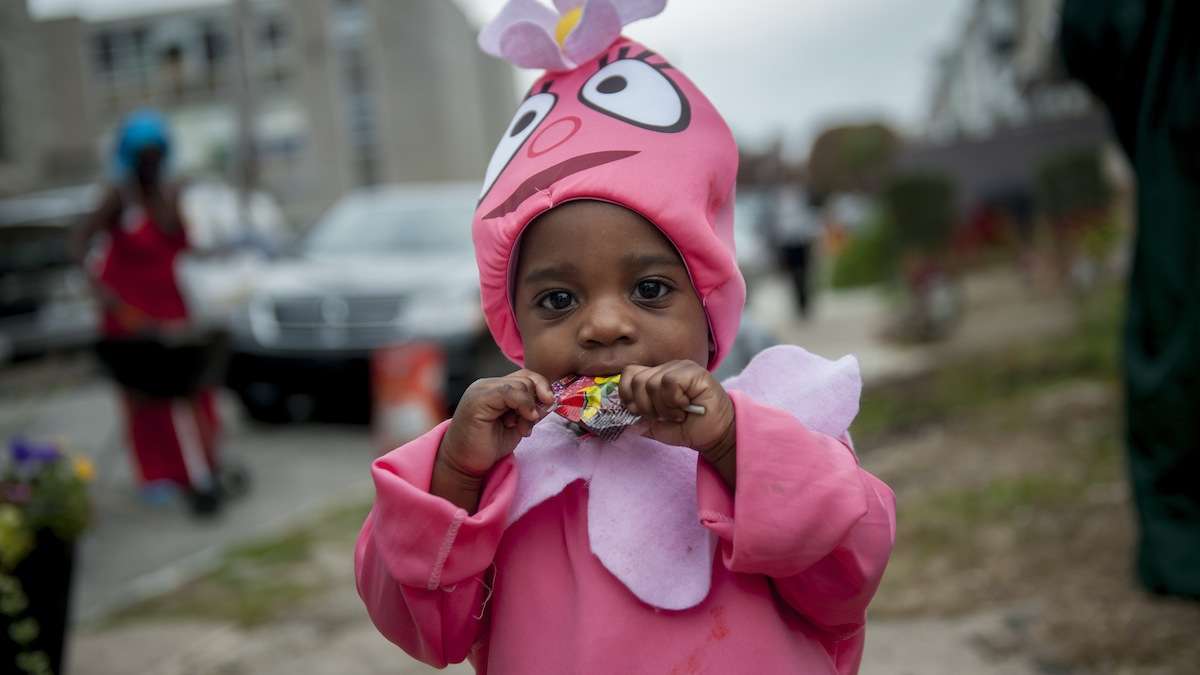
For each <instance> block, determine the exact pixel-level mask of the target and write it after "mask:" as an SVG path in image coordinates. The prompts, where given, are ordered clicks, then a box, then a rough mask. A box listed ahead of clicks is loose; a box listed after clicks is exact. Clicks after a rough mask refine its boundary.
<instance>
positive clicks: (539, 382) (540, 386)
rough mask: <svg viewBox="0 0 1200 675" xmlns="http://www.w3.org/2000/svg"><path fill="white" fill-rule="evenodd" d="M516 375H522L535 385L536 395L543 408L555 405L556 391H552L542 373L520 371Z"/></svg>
mask: <svg viewBox="0 0 1200 675" xmlns="http://www.w3.org/2000/svg"><path fill="white" fill-rule="evenodd" d="M513 374H514V375H521V376H522V377H525V378H526V379H528V380H529V382H530V384H532V385H533V391H534V394H536V395H537V399H538V401H539V402H540V403H541V404H542V405H543V406H551V405H554V391H553V390H551V389H550V382H549V380H547V379H546V378H545V377H542V375H541V373H535V372H533V371H532V370H524V369H522V370H518V371H517V372H516V373H513Z"/></svg>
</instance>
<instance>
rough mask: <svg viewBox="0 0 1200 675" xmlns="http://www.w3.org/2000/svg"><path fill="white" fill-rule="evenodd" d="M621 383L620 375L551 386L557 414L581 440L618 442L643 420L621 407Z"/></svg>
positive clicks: (579, 378)
mask: <svg viewBox="0 0 1200 675" xmlns="http://www.w3.org/2000/svg"><path fill="white" fill-rule="evenodd" d="M620 383H621V376H620V375H612V376H609V377H592V376H590V375H579V376H576V375H571V376H569V377H564V378H563V379H561V380H557V381H555V382H554V383H552V384H551V385H550V390H551V391H553V392H554V400H555V403H554V409H553V412H555V413H558V414H559V415H560V416H562V417H563V418H564V419H566V420H567V423H568V424H569V425H571V427H572V428H573V429H574V430H575V431H576V433H578V434H580V435H581V436H582V435H592V436H596V437H597V438H601V439H603V440H606V441H612V440H615V439H616V438H617V437H618V436H620V435H621V432H623V431H625V430H626V429H628V428H629V427H631V426H633V425H634V424H636V423H637V422H638V420H640V419H641V417H640V416H638V415H635V414H633V413H631V412H629V411H628V410H626V409H625V406H624V405H623V404H622V403H621V395H620V393H619V391H618V387H619V385H620Z"/></svg>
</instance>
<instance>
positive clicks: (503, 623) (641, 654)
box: [355, 391, 895, 675]
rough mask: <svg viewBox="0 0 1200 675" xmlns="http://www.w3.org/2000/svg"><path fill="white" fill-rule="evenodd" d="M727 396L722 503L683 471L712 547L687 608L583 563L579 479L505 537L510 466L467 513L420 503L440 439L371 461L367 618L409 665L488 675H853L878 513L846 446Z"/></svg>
mask: <svg viewBox="0 0 1200 675" xmlns="http://www.w3.org/2000/svg"><path fill="white" fill-rule="evenodd" d="M730 396H731V397H732V398H733V401H734V406H735V409H736V415H737V422H736V424H737V453H738V455H737V458H738V459H737V463H738V466H737V489H736V491H735V492H734V493H732V494H731V492H730V490H729V489H728V488H727V487H726V486H725V484H724V483H723V482H722V481H721V479H720V477H719V476H718V475H717V474H716V472H715V471H713V470H712V469H711V468H710V467H709V466H708V465H707V464H706V463H704V462H700V464H699V469H698V472H699V475H698V478H697V491H698V500H699V507H700V511H699V513H700V518H701V521H702V522H703V524H704V525H705V526H706V527H707V528H709V529H710V530H711V531H712V532H713V533H715V534H716V535H717V537H718V538H719V540H720V546H719V549H718V553H717V555H715V556H714V560H713V575H712V589H711V591H710V592H709V594H708V596H707V598H706V599H705V600H704V601H703V602H702V603H700V604H699V605H697V606H695V607H692V608H691V609H687V610H683V611H665V610H658V609H655V608H653V607H651V606H650V605H647V604H644V603H642V602H641V601H639V600H638V599H637V598H636V597H635V596H634V595H633V594H632V593H630V591H629V590H628V589H627V588H626V587H625V586H624V585H622V584H621V583H620V582H619V581H618V580H617V579H616V578H615V577H613V576H612V574H610V573H609V572H608V570H606V569H605V568H604V567H603V566H602V565H601V564H600V562H599V561H598V559H597V558H596V557H595V556H594V555H593V554H592V553H591V550H590V548H589V542H588V533H587V495H588V487H587V484H586V483H584V482H583V481H577V482H575V483H572V484H571V485H569V486H568V487H567V489H565V490H564V491H563V492H561V493H560V494H558V495H557V496H555V497H553V498H551V499H549V500H548V501H545V502H543V503H541V504H540V505H538V506H536V507H534V508H533V509H532V510H530V511H529V512H528V513H527V514H525V515H524V516H523V517H521V518H520V519H519V520H517V521H516V522H515V523H513V524H512V525H511V526H508V527H507V529H506V527H505V522H506V514H507V513H508V509H509V506H510V504H511V503H512V501H513V495H514V492H515V489H516V483H517V471H518V468H517V465H516V463H515V462H514V461H513V458H512V457H509V458H507V459H505V460H504V461H503V462H501V463H500V464H498V465H497V466H496V467H495V468H494V469H493V471H492V473H491V475H490V476H489V478H488V482H487V485H486V487H485V491H484V494H483V497H482V500H481V502H480V508H479V510H478V512H477V513H475V514H474V515H469V514H467V512H466V511H464V510H462V509H460V508H457V507H455V506H454V505H452V504H451V503H450V502H448V501H445V500H443V499H441V498H439V497H435V496H433V495H430V494H429V484H430V477H431V474H432V471H433V463H434V457H435V455H436V453H437V448H438V445H439V444H440V442H441V438H442V435H443V434H444V433H445V430H446V426H447V425H446V424H442V425H441V426H439V427H437V428H435V429H434V430H433V431H430V432H429V433H428V434H426V435H425V436H422V437H421V438H418V439H417V440H415V441H412V442H411V443H408V444H407V445H404V446H402V447H400V448H398V449H396V450H394V451H392V452H391V453H389V454H387V455H385V456H384V457H381V458H380V459H379V460H377V461H376V462H375V464H374V467H373V470H372V473H373V477H374V480H375V486H376V503H375V507H374V508H373V509H372V511H371V513H370V515H369V516H368V517H367V520H366V522H365V523H364V524H363V528H362V532H361V533H360V534H359V538H358V544H357V547H356V550H355V571H356V575H357V582H358V592H359V594H360V595H361V596H362V598H363V601H364V602H365V603H366V606H367V610H368V612H369V614H370V616H371V619H372V620H373V621H374V622H375V625H376V626H377V627H378V629H379V630H380V632H382V633H383V634H384V635H385V636H387V637H388V639H390V640H391V641H393V642H395V643H396V644H397V645H399V646H400V647H401V648H403V649H404V650H405V651H406V652H408V653H409V654H411V655H412V656H414V657H416V658H418V659H420V660H421V661H424V662H426V663H429V664H431V665H434V666H438V667H441V666H445V665H446V664H448V663H457V662H460V661H462V660H463V659H465V658H469V659H470V660H471V662H472V663H473V664H474V665H475V667H476V670H477V671H478V672H480V673H493V674H496V675H503V674H506V673H521V674H526V673H662V674H671V673H755V674H758V673H805V674H820V673H830V674H833V673H837V674H840V675H847V674H849V673H855V672H857V670H858V664H859V661H860V659H861V655H862V648H863V640H864V632H863V630H864V626H865V622H866V608H867V604H868V602H869V601H870V599H871V597H872V595H873V594H874V593H875V589H876V587H877V586H878V585H879V581H880V578H881V577H882V575H883V570H884V567H885V565H886V563H887V559H888V555H889V553H890V552H891V548H892V543H893V540H894V537H895V498H894V496H893V494H892V492H891V490H890V489H889V488H888V487H887V486H886V485H885V484H884V483H883V482H882V481H880V480H879V479H877V478H875V477H874V476H872V475H871V474H869V473H867V472H866V471H864V470H863V469H862V468H861V467H860V466H859V465H858V461H857V458H856V457H855V455H854V452H853V450H852V449H851V448H850V447H849V446H848V445H847V444H845V443H843V442H842V441H840V440H837V439H834V438H831V437H829V436H826V435H823V434H819V433H816V432H813V431H810V430H809V429H808V428H806V427H805V426H804V425H803V424H801V423H800V422H799V421H798V420H797V419H796V418H795V417H794V416H792V415H790V414H788V413H786V412H783V411H782V410H779V409H776V408H773V407H770V406H767V405H763V404H760V403H757V402H756V401H754V400H752V399H751V398H750V397H749V396H747V395H746V394H744V393H743V392H739V391H731V392H730Z"/></svg>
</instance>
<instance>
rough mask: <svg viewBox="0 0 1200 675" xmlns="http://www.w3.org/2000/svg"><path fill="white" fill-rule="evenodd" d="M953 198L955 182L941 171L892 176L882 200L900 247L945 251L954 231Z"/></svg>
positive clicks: (935, 251)
mask: <svg viewBox="0 0 1200 675" xmlns="http://www.w3.org/2000/svg"><path fill="white" fill-rule="evenodd" d="M954 200H955V195H954V184H953V183H952V182H951V181H950V179H949V178H948V177H946V176H944V175H942V174H937V173H911V174H904V175H900V176H897V177H895V178H893V179H892V181H891V182H890V183H888V186H887V187H886V188H885V189H884V191H883V204H884V208H885V209H886V211H887V218H888V222H889V223H890V224H891V225H892V228H891V229H892V237H893V239H894V241H895V242H896V245H897V247H898V248H899V249H900V251H902V252H917V253H926V254H930V253H939V252H941V251H944V250H945V248H946V247H947V246H948V245H949V243H950V237H951V235H952V234H953V232H954V221H955V204H954Z"/></svg>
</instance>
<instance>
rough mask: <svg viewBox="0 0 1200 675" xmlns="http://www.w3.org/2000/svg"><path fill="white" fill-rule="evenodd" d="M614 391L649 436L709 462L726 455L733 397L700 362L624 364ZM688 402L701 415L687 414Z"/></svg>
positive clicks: (731, 439) (729, 454)
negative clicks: (700, 408) (701, 409)
mask: <svg viewBox="0 0 1200 675" xmlns="http://www.w3.org/2000/svg"><path fill="white" fill-rule="evenodd" d="M620 392H621V401H622V402H623V403H624V404H625V407H626V408H628V409H629V410H630V411H631V412H633V413H635V414H638V415H641V416H642V419H643V422H642V424H643V425H644V427H643V428H645V429H646V432H645V433H646V435H647V436H649V437H650V438H653V439H654V440H656V441H661V442H663V443H667V444H669V445H682V446H686V447H689V448H692V449H693V450H696V451H697V452H699V453H700V454H701V455H702V456H704V458H705V459H707V460H709V461H710V462H712V463H714V464H717V463H718V462H724V461H726V460H728V459H732V456H733V450H734V440H735V436H734V429H733V401H731V400H730V399H729V394H727V393H725V388H724V387H722V386H721V383H720V382H717V380H716V378H714V377H713V376H712V373H710V372H708V370H707V369H705V368H704V367H703V366H701V365H700V364H698V363H696V362H694V361H668V362H667V363H664V364H662V365H660V366H655V367H653V368H647V367H646V366H627V367H626V368H625V370H624V371H622V372H621V384H620ZM690 404H695V405H700V406H704V414H703V415H698V414H694V413H689V412H687V411H686V408H687V406H688V405H690Z"/></svg>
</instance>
